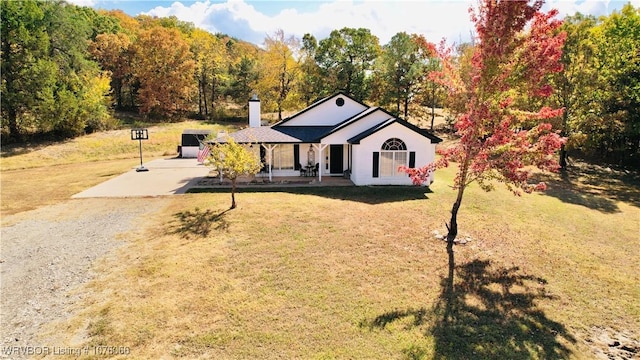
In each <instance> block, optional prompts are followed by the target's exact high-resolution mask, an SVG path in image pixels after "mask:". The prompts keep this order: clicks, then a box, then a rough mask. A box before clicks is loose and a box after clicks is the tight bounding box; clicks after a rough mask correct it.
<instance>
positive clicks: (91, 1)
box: [67, 0, 97, 6]
mask: <svg viewBox="0 0 640 360" xmlns="http://www.w3.org/2000/svg"><path fill="white" fill-rule="evenodd" d="M67 2H68V3H70V4H74V5H78V6H94V5H95V4H96V2H97V1H96V0H67Z"/></svg>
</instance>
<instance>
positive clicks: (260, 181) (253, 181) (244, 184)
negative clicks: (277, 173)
mask: <svg viewBox="0 0 640 360" xmlns="http://www.w3.org/2000/svg"><path fill="white" fill-rule="evenodd" d="M230 186H231V181H230V180H228V179H223V180H222V182H221V181H220V178H219V177H218V176H216V174H215V173H211V174H209V175H208V176H205V177H203V178H201V179H199V180H198V181H196V182H194V183H193V184H191V187H190V188H191V189H194V188H204V189H206V188H226V187H230ZM236 186H237V187H238V188H252V187H260V188H263V187H320V186H326V187H329V186H354V185H353V182H351V180H349V179H345V178H343V177H340V176H335V177H334V176H323V177H322V181H318V177H307V176H281V177H273V178H272V180H271V181H269V177H268V176H260V175H256V176H251V177H241V178H239V179H238V181H237V182H236Z"/></svg>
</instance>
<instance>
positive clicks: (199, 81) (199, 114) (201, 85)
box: [198, 80, 204, 118]
mask: <svg viewBox="0 0 640 360" xmlns="http://www.w3.org/2000/svg"><path fill="white" fill-rule="evenodd" d="M203 88H204V85H203V84H202V80H198V117H200V118H201V117H202V89H203Z"/></svg>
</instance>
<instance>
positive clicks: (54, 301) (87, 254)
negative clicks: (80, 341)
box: [0, 197, 170, 359]
mask: <svg viewBox="0 0 640 360" xmlns="http://www.w3.org/2000/svg"><path fill="white" fill-rule="evenodd" d="M169 202H170V198H167V197H159V198H127V199H104V198H103V199H78V200H68V201H65V202H62V203H59V204H56V205H51V206H45V207H42V208H39V209H37V210H33V211H27V212H23V213H19V214H16V215H11V216H8V217H7V218H6V219H4V223H5V224H6V225H4V226H3V227H2V228H1V229H0V241H1V243H0V245H1V246H2V247H1V249H2V252H1V254H0V278H1V279H2V281H0V309H1V311H0V324H1V326H0V350H1V351H0V359H23V358H30V357H33V355H38V354H37V353H36V352H38V351H40V352H44V351H45V350H46V349H48V351H50V352H52V351H53V349H54V348H63V347H64V346H65V345H64V344H61V343H56V340H55V339H51V338H43V337H41V336H42V333H43V331H45V330H46V326H47V325H48V324H50V323H51V322H54V321H63V322H64V321H66V320H67V319H69V318H70V317H71V316H72V315H73V311H74V310H73V307H74V305H76V304H77V303H78V302H80V301H81V300H82V299H83V298H84V297H85V293H84V291H85V290H84V288H83V285H84V284H86V283H87V282H88V281H90V280H91V279H92V278H93V277H94V276H96V275H97V274H95V273H93V272H92V266H93V264H94V262H95V261H97V260H99V259H108V258H110V257H112V256H114V255H115V254H116V249H118V248H120V247H123V246H125V245H126V244H127V243H128V240H130V239H133V238H135V237H136V236H139V234H138V233H137V231H138V230H137V229H138V228H139V225H140V224H142V223H144V222H145V219H146V217H147V216H150V215H151V214H153V213H155V212H156V211H157V210H159V209H162V208H163V207H164V206H166V204H168V203H169ZM29 352H31V354H29ZM30 355H31V356H30ZM36 357H38V358H39V356H36Z"/></svg>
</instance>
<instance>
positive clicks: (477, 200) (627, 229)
mask: <svg viewBox="0 0 640 360" xmlns="http://www.w3.org/2000/svg"><path fill="white" fill-rule="evenodd" d="M452 176H453V171H452V169H446V170H443V171H439V172H438V174H437V181H436V183H434V184H433V186H432V188H431V190H432V192H427V191H425V189H422V188H413V187H361V188H348V187H347V188H291V189H286V188H283V189H280V190H271V191H252V190H248V189H242V190H241V191H240V192H239V193H238V194H237V200H238V208H237V209H234V210H230V211H229V210H227V208H228V205H229V203H230V196H229V194H228V193H227V192H221V191H219V190H216V191H215V192H212V193H198V194H187V195H185V196H181V197H176V198H175V199H173V200H172V202H171V205H169V206H168V207H166V208H164V209H160V210H159V214H158V215H156V216H154V220H152V221H151V223H150V224H148V226H147V227H146V228H145V229H144V230H143V233H142V235H140V236H139V237H136V238H135V239H132V240H133V243H132V244H131V246H130V247H129V248H127V250H126V251H124V252H122V253H121V254H120V257H119V259H118V261H116V262H111V263H106V264H104V265H103V267H102V268H101V269H100V270H101V273H102V276H101V277H100V278H99V279H98V280H96V281H95V282H94V283H93V284H92V285H91V289H92V291H93V294H94V295H93V296H90V297H89V299H88V300H87V304H82V305H81V306H82V307H84V312H83V314H82V315H81V318H82V319H89V320H90V322H91V323H92V324H98V325H100V326H99V330H100V331H99V332H98V331H96V334H95V336H93V337H91V338H90V340H89V341H91V342H92V343H95V344H98V343H100V344H117V345H119V346H129V347H131V350H132V354H133V356H134V357H136V358H159V357H178V358H180V357H181V358H221V359H250V358H251V359H254V358H260V359H269V358H310V359H332V358H375V359H388V358H424V359H432V358H436V359H450V358H474V359H495V358H509V359H531V358H533V359H554V358H575V359H590V358H593V357H594V355H593V354H594V350H593V349H592V348H590V345H589V343H588V341H589V340H592V335H593V334H592V333H593V329H595V328H605V329H610V330H611V331H613V332H622V331H624V332H627V333H630V334H632V335H633V338H634V339H638V334H640V304H639V303H638V301H637V299H638V298H640V287H639V286H638V284H640V277H639V275H638V274H640V266H639V265H638V264H639V263H640V261H639V260H640V259H638V252H637V251H636V249H637V248H638V246H639V245H640V240H639V239H638V230H639V229H638V227H639V226H640V224H639V223H638V219H640V209H639V208H638V207H637V206H636V204H634V203H630V202H625V201H619V200H616V194H615V193H611V192H607V189H603V191H602V193H601V194H600V195H599V196H600V197H603V198H606V199H608V201H610V202H611V203H610V206H609V207H608V208H606V209H603V208H598V207H597V206H595V205H593V204H596V203H598V202H587V203H586V204H575V203H572V202H571V201H566V200H565V196H564V195H561V194H560V193H554V194H553V195H548V194H547V195H539V194H535V195H525V196H523V197H522V198H518V197H515V196H513V195H512V194H511V193H509V192H508V191H506V190H498V191H495V192H491V193H485V192H483V191H481V190H480V189H478V188H476V187H471V188H470V189H469V191H468V193H467V195H466V197H465V199H464V202H463V206H462V208H461V211H460V218H459V221H460V227H461V232H462V235H469V236H471V237H472V238H473V241H471V242H470V243H468V244H467V245H464V246H457V247H456V264H457V265H458V267H457V269H456V279H455V281H456V291H455V296H454V302H453V303H451V304H450V306H449V307H447V306H446V303H445V302H444V296H443V286H444V285H443V281H444V279H446V277H447V256H446V251H445V246H444V243H443V242H441V241H438V240H435V239H433V238H432V235H431V232H432V231H433V230H434V229H438V230H440V231H441V232H444V225H443V224H444V222H445V221H446V220H447V219H448V214H449V210H450V206H451V204H452V201H453V199H454V196H455V194H454V193H453V191H451V190H450V188H449V187H448V184H449V183H450V180H451V178H452ZM552 186H553V184H552ZM582 190H583V189H582V188H581V186H579V184H574V186H573V187H567V188H565V189H564V190H563V191H566V192H567V194H565V195H566V197H567V198H568V199H570V198H571V196H569V195H571V194H568V193H574V192H575V193H579V192H580V191H582ZM609 190H611V189H609ZM611 191H613V190H611ZM625 191H627V192H631V193H632V194H634V195H635V194H637V193H638V188H636V187H635V185H633V186H628V187H625ZM589 196H595V195H589ZM590 204H591V205H593V206H592V207H589V206H587V205H590ZM105 294H108V295H105ZM447 311H448V313H447ZM75 323H76V324H78V323H80V321H77V322H75ZM64 331H66V332H68V333H69V334H72V333H74V332H77V331H79V329H78V328H77V327H74V326H69V327H68V328H66V329H64Z"/></svg>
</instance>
